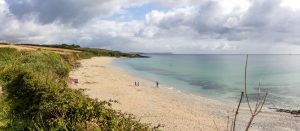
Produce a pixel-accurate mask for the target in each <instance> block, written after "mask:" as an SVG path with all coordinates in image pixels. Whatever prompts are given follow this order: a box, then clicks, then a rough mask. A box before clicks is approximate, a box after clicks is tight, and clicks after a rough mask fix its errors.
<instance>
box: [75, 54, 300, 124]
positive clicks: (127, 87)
mask: <svg viewBox="0 0 300 131" xmlns="http://www.w3.org/2000/svg"><path fill="white" fill-rule="evenodd" d="M114 59H116V58H111V57H94V58H92V59H86V60H81V61H80V62H81V63H82V67H80V68H78V69H76V70H75V71H72V72H71V73H70V76H71V77H73V78H78V79H79V84H78V85H73V86H72V88H75V89H78V88H84V89H87V91H85V93H86V94H87V95H88V96H90V97H91V98H98V99H100V100H109V99H112V100H117V101H118V102H119V103H120V104H113V108H114V109H117V110H121V111H122V112H126V113H130V114H133V115H135V116H136V117H137V119H140V120H141V122H143V123H152V125H153V126H155V125H157V124H162V125H164V128H163V130H216V129H217V128H218V129H219V130H225V129H226V126H227V125H226V123H227V111H229V110H230V111H231V110H233V109H234V107H235V106H236V105H237V103H234V102H232V103H230V102H225V101H219V100H214V99H210V98H206V97H203V96H198V95H194V94H189V93H185V92H183V91H180V92H178V91H177V89H168V88H172V87H167V86H165V85H163V86H160V87H159V88H156V87H154V82H152V81H149V80H145V79H142V78H139V77H136V76H132V75H130V74H129V73H127V72H126V71H125V70H123V69H121V68H119V67H116V66H114V65H112V64H111V62H112V61H113V60H114ZM135 81H139V82H140V86H134V82H135ZM240 112H241V113H240V114H241V115H239V116H238V117H240V122H239V123H240V124H239V123H238V128H237V129H241V130H242V129H243V127H244V126H243V125H244V124H243V123H245V122H247V120H248V118H249V116H248V115H249V113H247V108H246V107H242V108H241V111H240ZM279 116H280V117H279ZM289 118H290V115H287V114H283V113H274V112H272V111H271V110H268V109H266V110H263V113H262V114H260V115H258V116H257V118H255V120H254V122H255V124H253V129H257V130H262V129H263V130H272V129H273V128H274V126H273V124H277V125H278V124H279V126H280V127H282V128H277V129H278V130H282V129H290V130H292V129H294V128H295V127H294V126H291V124H289V125H286V124H285V125H286V126H284V127H283V126H282V124H284V123H285V121H283V122H282V120H286V119H289ZM274 119H275V120H274ZM266 120H274V122H271V121H266ZM256 121H257V123H256ZM295 122H296V124H298V125H300V120H299V118H298V119H297V118H296V120H295ZM280 124H281V125H280ZM292 125H293V124H292ZM266 126H270V127H266ZM296 128H298V129H300V127H297V126H296Z"/></svg>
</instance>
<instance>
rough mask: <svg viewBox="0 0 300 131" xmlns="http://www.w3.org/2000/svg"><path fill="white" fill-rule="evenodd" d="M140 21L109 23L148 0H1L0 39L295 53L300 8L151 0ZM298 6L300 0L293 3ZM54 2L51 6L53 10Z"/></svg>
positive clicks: (231, 0) (255, 0) (263, 1)
mask: <svg viewBox="0 0 300 131" xmlns="http://www.w3.org/2000/svg"><path fill="white" fill-rule="evenodd" d="M152 2H155V3H156V4H160V6H162V7H163V8H164V9H162V10H161V9H153V10H152V11H150V12H149V13H147V14H145V19H144V20H134V17H132V19H130V20H126V21H122V20H116V21H114V20H107V19H105V17H104V16H111V15H113V14H119V15H122V12H124V11H125V12H126V9H127V8H130V7H141V6H142V5H144V4H146V3H149V0H139V1H135V0H124V1H117V0H111V1H97V0H72V1H71V0H65V1H63V2H62V1H59V0H45V1H42V2H41V1H38V0H29V1H23V3H20V1H19V0H6V1H4V0H0V40H6V41H12V42H23V43H62V42H65V43H79V44H81V45H82V46H90V47H99V48H108V49H115V50H123V51H149V52H155V51H168V52H176V53H299V52H300V40H299V39H298V38H299V37H300V33H299V30H300V25H298V23H300V11H299V10H298V6H296V5H295V4H296V3H295V2H292V1H289V0H283V1H280V0H251V1H250V0H241V1H235V0H166V1H152ZM298 5H299V4H298ZM54 7H55V8H54Z"/></svg>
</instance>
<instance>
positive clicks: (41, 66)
mask: <svg viewBox="0 0 300 131" xmlns="http://www.w3.org/2000/svg"><path fill="white" fill-rule="evenodd" d="M78 50H81V51H82V52H76V53H73V54H72V55H70V54H65V55H64V54H57V53H53V52H47V51H35V52H33V51H17V50H16V49H13V48H0V85H1V86H2V88H3V92H4V93H3V94H2V96H0V104H1V105H0V130H1V129H2V130H157V128H158V127H154V128H152V127H150V125H148V124H141V123H140V122H139V121H137V120H136V119H135V118H134V117H133V116H132V115H130V114H124V113H121V112H120V111H116V110H113V109H112V108H111V104H112V103H114V102H115V101H100V100H95V99H91V98H89V97H88V96H86V95H83V93H82V90H74V89H71V88H68V83H67V81H68V74H69V72H70V70H71V69H72V68H73V67H72V66H71V63H73V62H75V61H76V60H78V59H82V58H90V57H93V56H99V55H101V56H102V55H105V56H123V55H124V54H125V53H120V52H113V51H107V50H105V51H104V50H98V49H79V48H78ZM128 55H129V54H128Z"/></svg>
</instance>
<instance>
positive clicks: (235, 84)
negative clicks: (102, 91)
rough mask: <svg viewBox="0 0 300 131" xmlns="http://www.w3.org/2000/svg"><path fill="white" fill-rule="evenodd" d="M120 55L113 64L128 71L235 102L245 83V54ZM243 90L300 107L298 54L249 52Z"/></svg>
mask: <svg viewBox="0 0 300 131" xmlns="http://www.w3.org/2000/svg"><path fill="white" fill-rule="evenodd" d="M147 56H149V58H121V59H116V60H114V61H113V65H115V66H118V67H120V68H122V69H124V70H126V71H127V72H128V73H129V74H131V75H135V76H138V77H141V78H144V79H148V80H151V81H158V82H159V83H160V84H162V85H166V86H168V87H169V89H173V90H179V91H182V92H185V93H190V94H193V95H200V96H205V97H209V98H212V99H219V100H224V101H232V102H236V101H238V100H239V97H240V94H241V92H243V91H244V86H245V80H244V79H245V65H246V55H208V54H196V55H195V54H192V55H187V54H185V55H182V54H149V55H147ZM247 66H248V67H247V75H246V76H247V83H246V85H247V92H248V94H249V96H250V100H252V101H256V98H257V93H258V92H260V93H261V94H263V93H266V92H268V96H267V103H266V106H268V107H270V108H289V109H300V55H249V56H248V64H247Z"/></svg>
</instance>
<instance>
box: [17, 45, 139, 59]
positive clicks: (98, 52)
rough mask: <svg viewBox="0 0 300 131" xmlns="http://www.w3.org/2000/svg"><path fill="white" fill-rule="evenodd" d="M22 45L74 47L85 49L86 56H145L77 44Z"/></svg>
mask: <svg viewBox="0 0 300 131" xmlns="http://www.w3.org/2000/svg"><path fill="white" fill-rule="evenodd" d="M21 45H25V46H26V45H30V46H37V47H51V48H59V49H72V50H76V51H83V52H84V54H83V55H86V56H112V57H143V56H141V55H139V54H130V53H123V52H120V51H111V50H105V49H96V48H81V47H80V46H79V45H75V44H70V45H69V44H54V45H34V44H21Z"/></svg>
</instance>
